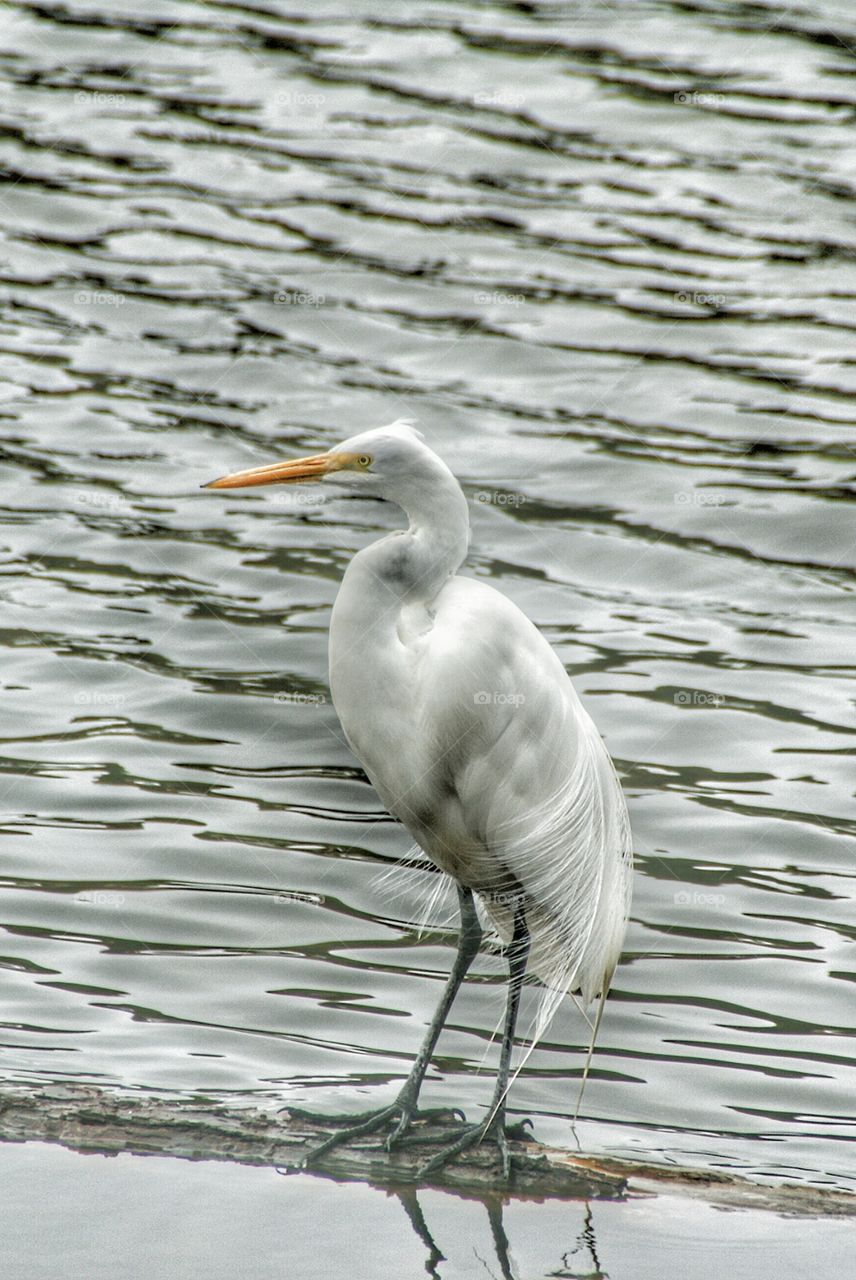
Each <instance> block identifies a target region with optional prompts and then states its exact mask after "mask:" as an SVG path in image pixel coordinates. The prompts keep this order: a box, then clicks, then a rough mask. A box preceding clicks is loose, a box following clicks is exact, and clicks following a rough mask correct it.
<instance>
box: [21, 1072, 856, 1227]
mask: <svg viewBox="0 0 856 1280" xmlns="http://www.w3.org/2000/svg"><path fill="white" fill-rule="evenodd" d="M337 1127H338V1126H337V1124H336V1122H335V1121H332V1120H331V1121H326V1120H321V1119H319V1118H318V1117H311V1118H310V1117H307V1116H306V1114H305V1113H301V1112H299V1111H297V1110H292V1111H291V1112H288V1111H286V1112H279V1113H268V1112H263V1111H259V1110H254V1109H250V1108H245V1107H234V1106H224V1105H223V1104H222V1103H220V1102H217V1101H215V1100H213V1099H209V1098H204V1097H197V1098H195V1099H193V1100H180V1101H176V1100H174V1099H165V1098H158V1097H155V1096H152V1095H150V1094H142V1095H140V1094H130V1095H129V1094H124V1093H120V1092H111V1091H108V1090H105V1089H100V1088H96V1087H92V1086H88V1085H69V1086H44V1087H38V1088H23V1087H17V1088H7V1089H5V1090H4V1091H3V1092H2V1093H0V1141H6V1142H32V1141H40V1142H54V1143H59V1144H60V1145H62V1146H64V1147H68V1148H70V1149H72V1150H74V1151H79V1152H84V1153H86V1152H93V1153H94V1152H97V1153H100V1154H102V1155H118V1154H119V1153H120V1152H127V1153H129V1154H133V1155H159V1156H175V1157H178V1158H180V1159H185V1160H229V1161H233V1162H236V1163H240V1164H251V1165H260V1166H265V1167H271V1168H277V1169H279V1170H281V1171H283V1172H288V1171H292V1170H295V1169H297V1168H298V1167H299V1166H300V1162H301V1161H302V1159H303V1158H304V1157H305V1155H306V1154H307V1152H308V1151H309V1150H310V1149H311V1148H312V1147H314V1146H316V1145H318V1144H319V1143H320V1142H323V1141H324V1139H325V1138H327V1137H329V1136H330V1135H331V1134H332V1133H335V1132H336V1129H337ZM459 1133H460V1122H459V1121H457V1120H455V1119H453V1118H452V1117H451V1116H448V1117H447V1118H442V1117H440V1118H432V1119H424V1120H418V1121H417V1122H416V1123H415V1125H414V1130H413V1139H414V1140H413V1141H412V1142H410V1143H405V1144H403V1145H402V1146H401V1147H400V1148H396V1149H395V1150H394V1151H393V1152H391V1153H390V1152H387V1151H386V1149H385V1147H384V1143H383V1137H382V1136H375V1135H372V1136H366V1137H363V1138H360V1139H358V1140H354V1141H351V1142H350V1143H348V1144H347V1145H346V1146H342V1147H338V1148H334V1149H333V1150H332V1151H329V1152H328V1153H327V1154H326V1155H324V1156H323V1157H322V1158H321V1159H319V1160H318V1161H317V1163H315V1164H313V1166H312V1168H311V1169H310V1170H308V1171H307V1172H311V1173H318V1174H324V1175H326V1176H328V1177H333V1178H338V1179H342V1180H351V1181H352V1180H359V1181H364V1182H370V1183H373V1184H375V1185H379V1186H384V1187H401V1186H413V1185H414V1184H415V1183H416V1181H417V1171H418V1169H419V1167H420V1166H421V1165H422V1164H424V1162H425V1161H426V1160H428V1159H429V1158H430V1157H431V1155H433V1154H434V1153H435V1152H437V1151H439V1150H440V1148H441V1147H442V1146H444V1145H446V1144H447V1143H449V1142H451V1141H453V1140H454V1138H455V1137H456V1136H457V1135H458V1134H459ZM511 1150H512V1154H513V1171H512V1177H511V1181H510V1183H509V1184H506V1183H505V1182H504V1181H503V1178H502V1174H501V1169H500V1165H499V1159H498V1154H497V1152H496V1151H495V1149H494V1148H493V1147H492V1146H491V1145H488V1144H484V1145H483V1146H481V1147H477V1148H474V1149H472V1150H470V1151H467V1152H466V1153H464V1154H463V1155H461V1156H459V1157H458V1158H457V1159H456V1160H455V1161H454V1162H453V1163H451V1164H449V1165H448V1166H446V1167H444V1168H442V1169H439V1170H437V1172H436V1173H434V1174H432V1175H431V1177H430V1178H429V1179H427V1180H426V1182H425V1184H424V1185H430V1186H434V1187H445V1188H447V1189H449V1190H454V1191H457V1192H459V1193H463V1194H470V1195H476V1196H477V1195H488V1194H491V1195H495V1194H496V1193H497V1192H502V1193H504V1194H505V1195H508V1196H528V1197H535V1198H538V1199H552V1198H560V1199H625V1198H627V1197H629V1196H633V1197H636V1196H645V1195H648V1196H650V1195H656V1194H658V1193H662V1192H665V1191H668V1192H670V1193H673V1194H674V1193H680V1194H683V1195H691V1196H695V1197H697V1198H701V1199H704V1200H706V1201H707V1202H709V1203H714V1204H721V1205H731V1206H734V1207H740V1206H742V1207H746V1208H757V1209H767V1210H771V1211H774V1212H777V1213H783V1214H788V1215H798V1216H812V1217H814V1216H834V1217H842V1216H856V1196H853V1195H851V1194H849V1193H848V1192H844V1191H837V1190H835V1189H831V1188H830V1189H826V1188H822V1187H807V1186H802V1185H797V1186H775V1187H770V1186H765V1185H762V1184H759V1183H753V1182H750V1181H748V1180H747V1179H745V1178H739V1177H735V1176H733V1175H731V1174H728V1173H722V1172H716V1171H710V1170H701V1169H684V1168H679V1167H677V1166H674V1165H659V1164H648V1163H644V1162H641V1161H632V1160H618V1159H614V1158H610V1157H600V1156H593V1155H577V1154H574V1153H571V1152H569V1151H563V1150H559V1149H558V1148H554V1147H547V1146H543V1145H542V1144H541V1143H539V1142H536V1141H535V1139H534V1138H531V1137H529V1136H528V1135H526V1136H525V1137H523V1136H520V1137H515V1138H514V1139H513V1140H512V1141H511Z"/></svg>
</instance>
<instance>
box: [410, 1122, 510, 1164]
mask: <svg viewBox="0 0 856 1280" xmlns="http://www.w3.org/2000/svg"><path fill="white" fill-rule="evenodd" d="M527 1126H528V1127H529V1128H530V1129H531V1127H532V1124H531V1121H529V1120H521V1121H520V1122H519V1123H518V1124H513V1125H508V1126H506V1124H505V1120H504V1117H503V1116H502V1115H496V1116H493V1117H492V1118H491V1119H488V1120H485V1121H483V1122H482V1123H481V1124H473V1125H470V1126H469V1127H468V1128H467V1129H465V1131H464V1132H463V1133H462V1134H461V1136H460V1137H459V1138H456V1139H455V1141H454V1142H450V1143H449V1145H448V1146H447V1147H443V1149H442V1150H441V1151H438V1152H437V1154H436V1155H435V1156H432V1157H431V1159H430V1160H426V1162H425V1164H423V1165H421V1166H420V1168H419V1170H418V1173H417V1177H419V1178H424V1177H425V1176H426V1174H431V1173H435V1172H436V1171H437V1169H442V1168H443V1166H444V1165H446V1164H448V1163H449V1161H450V1160H454V1159H455V1157H456V1156H459V1155H461V1153H462V1152H464V1151H468V1150H469V1149H470V1147H476V1146H478V1144H479V1143H480V1142H484V1141H488V1142H495V1143H496V1145H497V1148H498V1150H499V1157H500V1160H501V1161H502V1176H503V1177H504V1178H505V1179H508V1178H509V1177H510V1176H511V1165H512V1155H511V1148H510V1146H509V1145H508V1140H509V1138H517V1139H521V1138H525V1137H526V1127H527Z"/></svg>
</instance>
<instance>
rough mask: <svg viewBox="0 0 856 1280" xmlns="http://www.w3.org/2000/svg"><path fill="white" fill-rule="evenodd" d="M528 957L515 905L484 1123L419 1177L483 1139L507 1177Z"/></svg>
mask: <svg viewBox="0 0 856 1280" xmlns="http://www.w3.org/2000/svg"><path fill="white" fill-rule="evenodd" d="M528 958H529V929H528V928H527V925H526V916H525V913H524V911H523V907H522V905H521V906H518V908H517V910H516V912H515V915H514V932H513V934H512V937H511V944H510V946H509V948H508V1001H507V1003H506V1006H505V1026H504V1029H503V1034H502V1047H501V1049H500V1053H499V1069H498V1070H497V1073H496V1088H495V1089H494V1091H493V1098H492V1099H491V1104H490V1110H489V1111H488V1116H487V1120H485V1121H484V1123H483V1124H480V1125H473V1126H472V1127H471V1128H469V1129H468V1130H467V1132H466V1133H465V1134H464V1135H463V1136H462V1137H460V1138H458V1139H457V1140H456V1141H455V1142H453V1143H451V1144H450V1146H448V1147H444V1148H443V1150H442V1151H440V1152H438V1153H437V1155H436V1156H434V1157H433V1158H432V1159H431V1160H428V1161H427V1163H426V1164H424V1165H423V1166H422V1168H421V1169H420V1170H419V1173H420V1176H421V1175H423V1174H426V1173H432V1172H433V1171H434V1170H435V1169H439V1168H441V1166H442V1165H444V1164H446V1163H447V1161H449V1160H451V1159H454V1157H455V1156H456V1155H459V1154H460V1153H461V1152H462V1151H466V1149H467V1148H468V1147H472V1146H475V1144H476V1143H478V1142H481V1140H482V1138H486V1137H488V1136H490V1137H492V1138H494V1139H495V1140H496V1142H497V1144H498V1146H499V1150H500V1154H501V1155H502V1170H503V1173H504V1175H505V1177H506V1178H507V1177H508V1175H509V1174H510V1172H511V1152H510V1150H509V1147H508V1139H507V1137H506V1133H505V1093H506V1090H507V1089H508V1075H509V1068H510V1065H511V1050H512V1048H513V1046H514V1030H515V1027H516V1025H517V1012H518V1009H519V1007H520V990H521V987H522V986H523V978H524V976H525V974H526V962H527V960H528Z"/></svg>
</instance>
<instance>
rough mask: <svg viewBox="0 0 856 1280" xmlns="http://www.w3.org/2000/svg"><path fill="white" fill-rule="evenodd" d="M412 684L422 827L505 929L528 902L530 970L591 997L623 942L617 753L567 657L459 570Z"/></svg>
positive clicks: (624, 825)
mask: <svg viewBox="0 0 856 1280" xmlns="http://www.w3.org/2000/svg"><path fill="white" fill-rule="evenodd" d="M417 687H418V705H417V711H418V716H419V724H418V732H419V733H420V735H421V739H422V741H423V743H424V744H427V750H428V753H429V754H428V771H427V774H426V779H425V780H426V782H427V784H428V792H429V795H430V796H431V797H433V799H432V802H431V803H432V806H433V809H434V815H435V817H434V822H433V823H432V824H431V828H430V829H429V830H426V831H422V832H421V833H417V838H419V839H420V843H422V844H423V846H424V847H425V848H426V852H428V853H429V854H431V855H432V856H435V857H436V860H437V861H438V862H440V864H441V865H445V866H446V869H450V870H452V872H453V874H456V875H457V877H458V878H459V879H461V880H462V881H463V882H464V883H465V884H469V885H470V886H471V887H472V888H473V889H475V890H477V891H478V893H479V896H480V898H481V900H482V902H483V903H484V905H485V907H486V909H487V911H488V913H489V914H490V916H491V918H492V920H493V921H494V923H495V924H496V926H497V928H498V929H499V931H500V933H501V934H502V935H503V936H504V937H506V938H507V937H509V936H510V933H511V925H512V921H513V913H514V910H515V907H516V905H518V904H520V905H522V906H523V908H524V910H525V912H526V918H527V923H528V925H529V930H530V935H531V939H532V948H531V954H530V967H531V968H532V970H533V971H534V972H536V973H537V974H538V975H539V977H541V978H542V980H543V981H544V982H545V983H546V984H547V985H548V986H550V987H552V988H553V989H554V990H555V991H556V992H557V993H558V994H559V996H560V995H561V994H563V993H564V992H566V991H568V990H576V989H577V988H579V989H580V990H581V991H582V995H583V999H584V1001H585V1002H586V1003H588V1002H589V1001H590V1000H591V999H593V998H594V996H595V995H596V994H598V992H600V991H601V990H604V989H605V988H606V987H608V985H609V981H610V978H611V976H612V971H613V969H614V967H615V965H616V964H617V962H618V957H619V954H620V951H621V943H622V940H623V937H624V932H625V927H626V920H627V913H628V910H629V898H630V872H631V854H630V833H629V824H628V821H627V811H626V806H625V803H624V798H623V795H622V792H621V788H620V785H619V783H618V779H617V777H616V775H615V770H614V768H613V766H612V762H611V760H610V758H609V755H608V753H607V751H606V748H605V746H604V744H603V742H602V740H601V738H600V736H599V734H598V733H597V730H596V729H595V726H594V724H593V723H592V721H591V718H590V717H589V715H588V714H587V712H586V711H585V709H584V708H583V706H582V704H581V703H580V701H579V698H578V697H577V694H576V692H575V690H574V688H573V685H572V684H571V681H570V679H569V678H568V675H567V673H566V671H565V669H564V667H563V666H562V664H561V662H560V661H559V659H558V657H557V656H556V654H555V653H554V652H553V650H552V648H551V647H550V645H549V644H548V643H547V641H546V640H545V639H544V637H543V636H542V635H541V633H540V632H539V631H538V630H537V628H536V627H535V626H534V625H533V624H532V623H531V622H530V621H529V619H528V618H527V617H526V616H525V615H524V614H523V613H522V612H521V611H520V610H519V609H518V608H517V607H516V605H514V604H513V603H512V602H511V601H510V600H508V599H507V598H506V597H505V596H503V595H501V594H500V593H499V592H497V591H495V590H493V588H491V587H489V586H487V585H486V584H484V583H480V582H478V581H476V580H474V579H467V578H462V577H457V578H453V579H452V580H451V581H450V582H449V584H448V585H447V586H446V587H444V588H443V590H442V591H441V592H440V594H439V595H438V597H437V599H436V602H435V612H434V619H433V625H432V626H431V629H430V632H429V633H428V634H427V637H426V639H425V642H424V647H423V652H422V656H421V660H420V662H419V674H418V685H417ZM438 815H439V820H438ZM426 841H427V843H426ZM441 846H442V847H441Z"/></svg>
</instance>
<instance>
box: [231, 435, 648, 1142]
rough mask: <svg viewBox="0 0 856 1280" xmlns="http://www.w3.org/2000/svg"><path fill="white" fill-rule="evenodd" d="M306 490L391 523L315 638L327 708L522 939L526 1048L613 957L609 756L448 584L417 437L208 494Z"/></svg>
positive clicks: (455, 563)
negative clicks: (529, 1006)
mask: <svg viewBox="0 0 856 1280" xmlns="http://www.w3.org/2000/svg"><path fill="white" fill-rule="evenodd" d="M305 479H328V480H330V479H332V480H335V481H336V482H338V483H345V484H346V485H347V486H348V487H349V488H350V489H351V490H352V491H354V492H357V493H361V494H366V495H372V496H375V497H380V498H385V499H388V500H389V501H391V502H393V503H395V504H397V505H398V506H399V507H401V508H402V509H403V511H404V512H405V514H406V516H407V520H408V526H407V528H406V529H404V530H397V531H396V532H394V533H391V534H388V535H387V536H386V537H384V538H381V539H380V540H379V541H377V542H375V543H373V544H372V545H370V546H369V547H367V548H365V549H364V550H363V551H361V552H359V553H358V554H357V555H356V556H355V557H354V558H353V560H352V561H351V563H350V565H349V566H348V569H347V571H346V573H345V577H344V580H343V582H342V585H341V588H340V590H339V594H338V597H337V599H336V603H335V607H334V609H333V616H332V621H331V625H330V686H331V690H332V694H333V702H334V704H335V707H336V710H337V712H338V715H339V718H340V720H341V722H342V726H343V728H344V731H345V734H346V736H347V739H348V742H349V744H350V746H351V747H352V749H353V751H354V753H355V755H356V756H357V757H358V759H359V760H360V761H361V763H362V765H363V767H364V768H365V771H366V773H367V774H368V776H369V778H370V779H371V782H372V784H373V785H374V787H375V789H376V790H377V792H378V795H379V796H380V798H381V800H382V801H383V803H384V805H385V806H386V807H387V808H388V809H389V811H390V812H391V813H392V814H394V815H395V816H396V817H397V818H398V819H399V820H400V821H401V822H402V823H403V824H404V826H405V827H406V828H407V829H408V831H409V832H410V833H411V834H412V836H413V838H414V839H415V840H416V841H417V843H418V844H419V845H420V846H421V848H422V849H423V850H424V851H425V853H426V854H427V855H428V857H429V858H430V859H431V861H432V862H434V863H435V865H436V866H437V867H439V868H440V869H441V870H442V871H444V872H447V873H448V874H449V875H450V876H452V877H453V878H454V880H455V881H456V882H457V883H458V885H460V886H463V887H464V889H466V890H472V891H473V892H474V893H475V894H476V895H477V896H478V898H479V900H480V901H481V902H482V904H483V906H484V909H485V910H486V911H487V913H488V915H489V916H490V918H491V920H492V922H493V923H494V924H495V926H496V929H497V931H498V932H499V934H500V936H501V937H502V938H503V939H504V940H505V941H506V942H510V941H511V939H512V936H513V935H514V936H515V937H516V939H517V943H516V945H518V946H523V934H524V931H525V934H526V937H525V946H526V948H527V949H528V962H529V969H530V970H531V971H532V972H534V973H535V974H537V976H538V977H539V978H540V979H541V980H542V982H543V983H544V984H545V987H546V990H545V996H544V999H543V1001H542V1005H541V1011H540V1016H539V1018H538V1023H537V1026H536V1036H537V1035H539V1034H540V1033H541V1032H542V1031H543V1029H544V1026H545V1025H546V1023H547V1022H548V1021H549V1018H550V1016H551V1015H552V1012H553V1011H554V1009H555V1007H556V1005H557V1004H558V1002H559V1001H560V1000H561V997H562V995H563V994H565V993H566V992H576V991H579V992H580V993H581V997H582V1001H583V1004H584V1005H588V1004H589V1003H590V1002H591V1001H592V1000H593V999H594V997H595V996H597V995H598V994H601V995H603V996H605V994H606V991H607V989H608V987H609V984H610V981H611V978H612V974H613V970H614V969H615V966H616V964H617V963H618V959H619V956H620V953H621V946H622V941H623V938H624V933H625V928H626V922H627V913H628V910H629V904H630V885H631V872H632V868H631V846H630V830H629V823H628V818H627V810H626V806H625V803H624V797H623V795H622V792H621V787H620V785H619V782H618V779H617V777H616V774H615V770H614V769H613V766H612V762H611V760H610V758H609V754H608V753H607V750H606V748H605V746H604V745H603V742H602V740H601V738H600V736H599V734H598V733H597V730H596V729H595V727H594V724H593V723H592V720H591V718H590V717H589V715H588V714H587V712H586V711H585V709H584V708H583V706H582V704H581V703H580V701H579V698H578V697H577V694H576V692H575V690H574V687H573V685H572V684H571V681H570V679H569V678H568V675H567V673H566V671H565V669H564V667H563V666H562V664H561V662H560V661H559V659H558V657H557V656H556V654H555V653H554V652H553V650H552V648H551V647H550V645H549V644H548V643H547V641H546V640H545V639H544V637H543V636H542V635H541V633H540V632H539V631H538V630H537V628H536V627H535V626H534V625H533V624H532V623H531V622H530V621H529V619H528V618H527V617H526V616H525V615H524V614H523V613H522V612H521V611H520V610H519V609H518V608H517V606H516V605H514V604H513V603H512V602H511V601H510V600H508V599H507V597H505V596H504V595H502V594H501V593H500V592H498V591H496V590H494V588H493V587H491V586H489V585H488V584H487V583H485V582H482V581H478V580H476V579H473V578H468V577H464V576H460V575H459V574H458V569H459V568H460V565H461V564H462V562H463V560H464V558H465V556H466V554H467V546H468V540H469V518H468V508H467V501H466V498H465V496H464V493H463V491H462V490H461V488H460V485H459V484H458V482H457V480H456V479H455V477H454V476H453V475H452V473H451V471H450V470H449V469H448V467H447V466H446V464H445V463H444V462H443V461H442V460H441V459H440V458H439V457H438V456H437V455H436V454H435V453H434V452H433V451H432V450H431V449H430V448H429V447H428V446H427V445H426V444H425V443H424V441H423V439H422V437H421V435H420V433H419V432H417V431H415V430H414V429H413V427H412V426H411V425H410V424H408V423H404V422H397V423H394V424H392V425H391V426H389V427H382V428H379V429H377V430H373V431H366V432H363V433H361V434H359V435H357V436H353V437H352V438H350V439H349V440H346V441H344V442H343V443H342V444H341V445H338V446H336V448H334V449H332V450H330V451H329V452H328V453H326V454H321V455H316V456H315V457H314V458H310V459H305V460H298V461H297V462H287V463H277V464H273V465H272V466H269V467H266V468H257V469H254V470H252V471H249V472H242V473H239V474H238V475H236V476H231V477H225V478H224V479H223V480H221V481H215V482H214V487H220V488H230V487H237V486H239V485H247V484H270V483H288V482H294V481H296V480H305ZM462 909H463V900H462ZM515 921H516V922H517V923H516V924H515ZM515 929H516V930H517V933H516V934H515V932H514V931H515ZM462 946H463V943H462ZM523 958H524V963H525V959H526V956H525V953H524V956H523ZM464 967H465V966H464ZM461 976H462V975H461ZM458 980H460V979H458ZM455 989H457V988H456V986H455V987H454V988H453V990H452V994H454V990H455ZM601 1007H602V1006H601ZM513 1013H514V1015H515V1016H516V1004H515V1008H514V1011H513ZM513 1020H514V1019H513V1017H512V1019H511V1022H512V1027H511V1031H512V1032H513ZM432 1025H433V1024H432ZM440 1025H442V1023H440ZM435 1030H436V1034H434V1035H433V1039H432V1038H431V1035H430V1033H429V1040H430V1041H431V1043H430V1048H431V1049H433V1045H434V1043H435V1042H436V1038H437V1035H438V1034H439V1027H437V1028H436V1029H435ZM508 1030H509V1028H508V1025H507V1026H506V1031H507V1032H508ZM424 1047H425V1046H423V1048H424ZM508 1050H509V1052H510V1044H509V1046H508ZM425 1065H427V1063H426V1064H425ZM422 1074H424V1067H423V1071H422ZM418 1083H421V1076H420V1079H419V1082H418ZM505 1087H507V1085H505V1086H504V1088H505ZM417 1091H418V1085H417ZM503 1101H504V1092H503V1094H502V1095H501V1096H500V1097H495V1105H494V1109H493V1112H492V1114H494V1113H495V1112H496V1110H497V1109H499V1108H501V1106H502V1103H503ZM403 1127H405V1126H403V1125H401V1124H400V1125H399V1130H398V1131H397V1133H398V1132H399V1131H402V1130H403ZM363 1128H364V1126H363ZM501 1145H502V1144H501Z"/></svg>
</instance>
